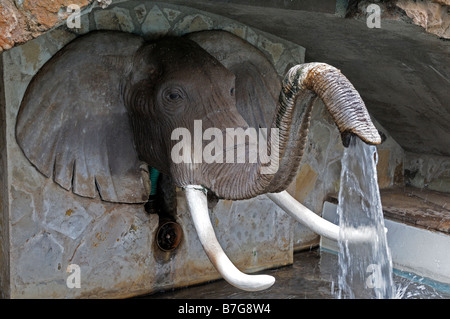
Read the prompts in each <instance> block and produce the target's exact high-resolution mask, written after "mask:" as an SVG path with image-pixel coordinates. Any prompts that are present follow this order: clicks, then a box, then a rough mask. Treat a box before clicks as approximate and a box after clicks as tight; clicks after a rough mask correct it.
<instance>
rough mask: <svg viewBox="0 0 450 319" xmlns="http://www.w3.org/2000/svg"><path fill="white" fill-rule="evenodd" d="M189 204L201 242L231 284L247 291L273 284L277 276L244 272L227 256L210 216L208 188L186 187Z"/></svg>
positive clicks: (265, 287)
mask: <svg viewBox="0 0 450 319" xmlns="http://www.w3.org/2000/svg"><path fill="white" fill-rule="evenodd" d="M184 191H185V195H186V200H187V205H188V208H189V212H190V213H191V216H192V220H193V222H194V226H195V229H196V231H197V234H198V237H199V239H200V242H201V244H202V246H203V249H204V250H205V252H206V255H207V256H208V258H209V260H210V261H211V263H212V264H213V265H214V267H215V268H216V269H217V271H218V272H219V273H220V274H221V275H222V277H223V278H224V279H225V280H226V281H227V282H228V283H230V284H231V285H233V286H235V287H237V288H240V289H242V290H246V291H259V290H264V289H267V288H269V287H270V286H272V285H273V284H274V282H275V278H274V277H272V276H268V275H247V274H244V273H242V272H241V271H240V270H239V269H237V268H236V266H234V265H233V263H232V262H231V261H230V259H229V258H228V257H227V255H226V254H225V252H224V251H223V249H222V247H221V246H220V244H219V242H218V241H217V238H216V235H215V233H214V229H213V227H212V224H211V219H210V217H209V212H208V205H207V199H206V189H205V188H204V187H202V186H198V185H188V186H186V187H184Z"/></svg>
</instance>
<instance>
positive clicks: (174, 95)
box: [164, 89, 183, 102]
mask: <svg viewBox="0 0 450 319" xmlns="http://www.w3.org/2000/svg"><path fill="white" fill-rule="evenodd" d="M164 97H165V99H166V100H167V101H169V102H178V101H180V100H182V99H183V93H182V92H180V90H178V89H171V90H166V92H164Z"/></svg>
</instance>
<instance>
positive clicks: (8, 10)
mask: <svg viewBox="0 0 450 319" xmlns="http://www.w3.org/2000/svg"><path fill="white" fill-rule="evenodd" d="M93 1H94V0H24V1H13V0H2V1H0V52H1V51H3V50H7V49H10V48H12V47H13V46H14V45H16V44H20V43H24V42H26V41H29V40H31V39H33V38H35V37H37V36H38V35H40V34H42V33H43V32H45V31H47V30H49V29H51V28H52V27H54V26H55V25H58V24H60V23H61V22H63V21H65V19H67V17H68V16H69V15H70V13H68V12H67V7H68V6H69V5H72V4H74V5H78V6H79V7H80V9H82V8H85V7H86V6H87V5H89V4H90V3H92V2H93Z"/></svg>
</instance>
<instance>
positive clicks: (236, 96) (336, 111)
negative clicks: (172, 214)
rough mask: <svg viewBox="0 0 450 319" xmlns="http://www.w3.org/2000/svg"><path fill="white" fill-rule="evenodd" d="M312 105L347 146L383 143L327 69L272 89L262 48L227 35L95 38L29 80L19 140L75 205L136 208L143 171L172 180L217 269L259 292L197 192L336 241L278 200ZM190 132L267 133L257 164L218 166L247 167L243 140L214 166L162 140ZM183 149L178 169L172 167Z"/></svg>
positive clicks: (275, 83)
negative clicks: (270, 203)
mask: <svg viewBox="0 0 450 319" xmlns="http://www.w3.org/2000/svg"><path fill="white" fill-rule="evenodd" d="M316 97H319V98H321V99H322V100H323V102H324V103H325V105H326V107H327V108H328V110H329V112H330V113H331V115H332V116H333V119H334V120H335V122H336V124H337V126H338V128H339V130H340V132H341V134H342V136H343V141H344V144H345V141H346V136H348V135H351V134H354V135H357V136H359V137H360V138H361V139H362V140H363V141H365V142H366V143H369V144H378V143H380V142H381V139H380V136H379V133H378V131H377V130H376V128H375V127H374V125H373V124H372V122H371V120H370V117H369V114H368V112H367V110H366V108H365V105H364V102H363V101H362V99H361V97H360V96H359V94H358V92H357V91H356V90H355V89H354V87H353V86H352V85H351V83H350V82H349V81H348V80H347V79H346V78H345V77H344V76H343V75H342V74H341V73H340V72H339V70H337V69H335V68H334V67H332V66H329V65H327V64H324V63H307V64H302V65H297V66H295V67H293V68H291V69H290V71H289V72H288V74H287V75H286V77H285V78H284V79H283V80H282V81H280V79H279V77H278V75H277V73H276V71H275V69H274V68H273V66H272V65H271V63H270V62H269V61H268V60H267V59H266V57H265V56H264V55H263V54H262V53H261V52H260V51H259V50H257V49H256V48H255V47H253V46H251V45H250V44H249V43H247V42H245V41H244V40H242V39H240V38H238V37H236V36H234V35H232V34H230V33H227V32H224V31H205V32H198V33H193V34H189V35H186V36H183V37H166V38H162V39H160V40H158V41H155V42H144V40H143V39H142V38H141V37H139V36H136V35H132V34H128V33H121V32H113V31H99V32H93V33H89V34H87V35H85V36H82V37H79V38H77V39H75V40H74V41H72V42H71V43H69V44H68V45H66V46H65V47H64V48H63V49H61V50H60V51H59V52H58V53H57V54H56V55H55V56H54V57H53V58H51V59H50V60H49V61H48V62H47V63H46V64H45V65H44V66H43V67H42V68H41V70H40V71H39V72H38V73H37V75H36V76H35V77H34V78H33V80H32V81H31V83H30V85H29V86H28V88H27V91H26V93H25V96H24V98H23V101H22V104H21V107H20V111H19V114H18V118H17V124H16V138H17V141H18V143H19V145H20V147H21V149H22V150H23V152H24V154H25V156H26V157H27V158H28V159H29V160H30V162H31V163H32V164H33V165H34V166H35V167H36V168H37V169H38V170H39V171H40V172H41V173H42V174H43V175H45V176H46V177H48V178H53V180H54V181H55V182H56V183H57V184H59V185H60V186H61V187H63V188H64V189H66V190H68V191H70V190H71V191H72V192H73V193H75V194H78V195H80V196H84V197H91V198H95V197H97V196H100V197H101V199H102V200H104V201H110V202H121V203H145V202H146V201H147V199H148V195H149V194H148V192H149V190H148V187H146V185H147V183H148V181H147V180H146V176H145V175H143V174H141V170H140V165H141V163H146V164H148V165H149V166H151V167H154V168H156V169H157V170H158V171H160V172H162V173H164V174H167V175H170V176H171V178H172V180H173V181H174V183H175V184H176V185H177V186H178V187H180V188H183V189H184V191H185V194H186V199H187V203H188V206H189V210H190V212H191V214H192V218H193V222H194V225H195V227H196V230H197V233H198V235H199V238H200V241H201V242H202V245H203V247H204V248H205V251H206V253H207V255H208V257H209V259H210V260H211V262H212V263H213V264H214V266H215V267H216V269H217V270H218V271H219V272H220V273H221V274H222V276H223V277H224V278H225V279H226V280H227V281H229V282H230V283H231V284H233V285H235V286H236V287H239V288H242V289H245V290H260V289H264V288H267V287H270V286H271V285H272V284H273V282H274V279H273V278H272V277H270V276H266V275H254V276H251V275H246V274H243V273H241V272H240V271H239V270H238V269H237V268H236V267H235V266H234V265H233V264H232V263H231V261H230V260H229V259H228V258H227V256H226V255H225V253H224V252H223V250H222V249H221V247H220V245H219V243H218V242H217V239H216V237H215V235H214V231H213V228H212V226H211V222H210V219H209V215H208V208H207V203H206V192H212V193H214V194H216V195H217V196H218V197H219V198H224V199H232V200H239V199H247V198H252V197H255V196H257V195H260V194H268V195H269V197H270V198H271V199H272V200H274V201H275V202H276V203H277V204H279V205H280V206H281V207H282V208H283V209H284V210H286V211H287V212H289V213H291V214H292V215H293V216H295V217H296V218H297V219H299V220H300V221H301V222H304V223H306V224H307V225H309V226H310V227H311V228H312V229H313V230H315V231H316V232H318V233H319V234H323V235H325V236H329V237H334V238H336V237H337V226H334V225H330V224H329V223H327V222H326V221H324V220H322V219H321V218H320V217H319V216H317V215H316V214H314V213H312V212H310V211H309V210H308V209H306V208H305V207H304V206H302V205H301V204H300V203H297V202H296V201H295V200H293V199H292V198H291V197H289V195H288V194H287V193H286V192H285V191H284V189H285V188H286V187H287V186H288V185H289V183H290V182H291V180H292V179H293V178H294V176H295V174H296V172H297V168H298V166H299V163H300V159H301V156H302V153H303V148H304V145H305V143H306V138H307V132H308V126H309V121H310V114H311V108H312V104H313V101H314V99H315V98H316ZM300 99H302V101H303V102H302V101H300V102H299V101H298V100H300ZM296 105H297V106H298V107H296ZM199 121H201V122H199ZM199 123H201V128H200V130H201V133H202V132H203V131H204V132H205V133H206V132H207V130H208V129H210V128H211V129H212V128H214V131H210V133H211V132H213V133H214V134H210V136H209V137H210V139H212V135H214V136H215V138H216V139H220V138H223V140H227V138H228V139H229V138H230V136H229V131H228V130H227V129H228V128H233V129H241V130H242V131H245V130H247V129H248V128H267V129H268V130H267V135H266V136H264V138H259V139H258V140H257V143H259V144H261V143H263V142H264V146H265V147H266V150H267V153H266V158H263V157H264V156H259V157H258V156H256V157H254V159H255V160H253V161H249V160H244V161H243V162H240V161H236V160H235V161H234V162H233V161H226V160H224V159H225V158H226V156H227V155H228V154H230V152H234V151H235V150H238V149H241V150H243V152H244V154H245V155H246V156H247V157H246V158H247V159H248V158H250V157H251V156H252V152H255V151H254V150H255V148H253V147H252V146H254V145H252V143H253V144H254V143H255V142H254V141H253V142H252V141H250V139H244V140H241V141H240V142H239V141H238V142H235V143H234V144H232V145H231V146H230V145H224V146H223V149H221V150H218V149H215V151H214V158H215V159H222V160H217V161H205V160H202V158H201V154H200V158H199V157H198V155H199V154H198V152H196V150H195V147H196V145H194V144H195V143H200V149H202V150H203V149H204V148H206V147H207V145H208V143H207V141H205V140H201V141H200V142H198V141H197V140H187V139H186V140H183V143H182V144H178V143H181V142H177V141H178V140H176V139H173V138H171V137H173V133H174V132H177V130H181V131H179V132H190V133H192V134H193V135H195V131H196V130H198V129H199V128H198V124H199ZM196 125H197V126H196ZM269 129H270V130H269ZM272 129H274V130H272ZM218 135H220V136H218ZM178 137H180V136H178ZM232 141H234V139H232ZM180 146H182V148H183V152H185V153H183V156H184V157H183V158H184V159H186V161H176V160H174V159H173V152H174V150H175V149H177V150H178V151H180ZM197 146H199V145H197ZM177 147H178V148H177ZM275 150H277V152H275ZM175 153H176V154H177V152H175ZM275 153H276V154H277V155H278V158H277V161H278V165H277V167H275V169H271V168H270V165H268V161H267V156H269V155H272V154H275ZM232 154H233V158H234V153H232ZM267 154H268V155H267ZM253 155H254V154H253ZM236 162H237V163H236Z"/></svg>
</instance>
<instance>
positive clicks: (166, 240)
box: [156, 221, 183, 251]
mask: <svg viewBox="0 0 450 319" xmlns="http://www.w3.org/2000/svg"><path fill="white" fill-rule="evenodd" d="M182 235H183V230H182V229H181V226H180V225H178V224H177V223H175V222H172V221H169V222H166V223H164V224H162V225H161V226H160V227H159V228H158V231H157V232H156V242H157V244H158V247H159V249H161V250H163V251H173V250H175V249H176V248H177V247H178V245H179V244H180V242H181V237H182Z"/></svg>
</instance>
